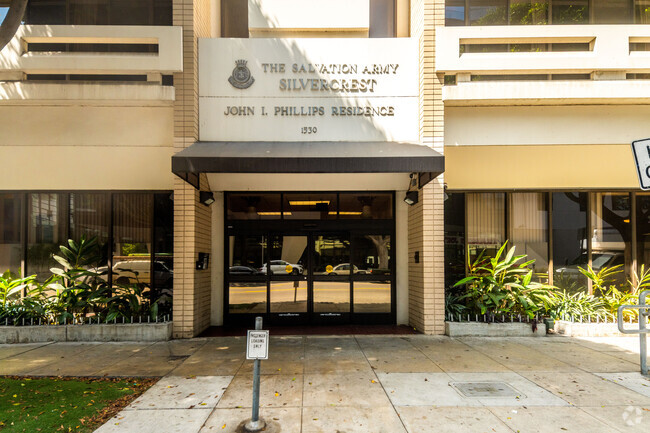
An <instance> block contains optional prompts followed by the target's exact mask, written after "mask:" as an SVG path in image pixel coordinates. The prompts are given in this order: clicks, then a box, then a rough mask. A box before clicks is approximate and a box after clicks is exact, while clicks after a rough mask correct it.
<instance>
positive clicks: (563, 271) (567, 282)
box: [553, 192, 589, 292]
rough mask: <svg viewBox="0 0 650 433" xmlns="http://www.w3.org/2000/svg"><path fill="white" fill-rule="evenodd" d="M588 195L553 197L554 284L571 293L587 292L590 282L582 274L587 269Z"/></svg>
mask: <svg viewBox="0 0 650 433" xmlns="http://www.w3.org/2000/svg"><path fill="white" fill-rule="evenodd" d="M587 200H588V197H587V194H586V193H578V192H555V193H553V284H554V285H555V286H557V287H559V288H561V289H565V290H568V291H570V292H574V291H578V290H580V289H583V288H585V287H586V285H587V279H586V277H585V276H584V275H582V274H581V273H580V271H579V270H578V266H579V267H581V268H583V269H586V267H587V264H588V258H589V257H588V253H587Z"/></svg>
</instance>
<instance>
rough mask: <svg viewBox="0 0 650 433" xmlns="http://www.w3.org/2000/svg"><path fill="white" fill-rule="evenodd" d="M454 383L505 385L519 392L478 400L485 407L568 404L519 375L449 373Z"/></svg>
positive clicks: (511, 373)
mask: <svg viewBox="0 0 650 433" xmlns="http://www.w3.org/2000/svg"><path fill="white" fill-rule="evenodd" d="M449 376H450V377H451V379H452V381H453V382H455V383H457V382H465V383H467V382H471V383H477V382H479V383H483V382H487V383H489V382H492V383H505V384H507V385H509V386H511V387H512V388H514V389H515V390H516V391H517V395H516V396H514V397H510V396H508V397H480V398H476V400H477V401H479V402H480V403H481V404H482V405H484V406H567V405H568V403H567V402H566V401H564V400H562V399H561V398H559V397H557V396H555V395H553V394H552V393H550V392H548V391H547V390H545V389H544V388H542V387H540V386H538V385H537V384H535V383H533V382H531V381H530V380H528V379H526V378H525V377H523V376H521V375H519V374H517V373H513V372H510V373H449Z"/></svg>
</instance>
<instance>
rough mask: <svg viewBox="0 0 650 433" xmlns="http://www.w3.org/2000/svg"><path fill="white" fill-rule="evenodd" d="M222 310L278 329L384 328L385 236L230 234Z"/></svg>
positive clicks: (387, 297)
mask: <svg viewBox="0 0 650 433" xmlns="http://www.w3.org/2000/svg"><path fill="white" fill-rule="evenodd" d="M229 242H230V245H229V261H230V263H229V274H228V313H229V316H230V317H231V318H234V319H235V322H240V320H238V319H242V321H243V322H247V321H248V320H247V318H250V317H249V316H253V315H264V316H266V317H267V318H268V319H270V323H272V324H279V325H298V324H342V323H390V322H391V320H392V316H393V315H394V311H395V309H394V275H393V271H392V268H393V267H392V266H391V263H390V257H391V235H390V234H381V233H379V234H368V232H367V231H361V232H357V231H336V232H335V231H331V232H330V231H327V232H325V231H314V232H309V233H300V232H288V233H279V232H267V233H264V234H262V233H260V234H252V235H241V236H238V235H235V236H230V237H229Z"/></svg>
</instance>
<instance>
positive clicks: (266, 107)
mask: <svg viewBox="0 0 650 433" xmlns="http://www.w3.org/2000/svg"><path fill="white" fill-rule="evenodd" d="M416 42H417V41H414V40H411V39H410V38H388V39H374V38H363V39H271V38H261V39H227V38H219V39H201V40H200V41H199V56H200V62H199V117H200V131H199V135H200V139H201V141H301V142H304V141H417V140H418V133H419V127H418V119H419V116H418V112H419V111H418V107H419V100H418V93H419V80H418V53H417V44H416Z"/></svg>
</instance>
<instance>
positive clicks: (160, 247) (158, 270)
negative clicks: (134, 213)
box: [152, 193, 174, 307]
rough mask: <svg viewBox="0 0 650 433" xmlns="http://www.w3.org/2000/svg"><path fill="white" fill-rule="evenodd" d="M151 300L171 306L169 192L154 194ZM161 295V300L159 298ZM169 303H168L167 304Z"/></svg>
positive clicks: (171, 210) (171, 209)
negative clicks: (152, 289)
mask: <svg viewBox="0 0 650 433" xmlns="http://www.w3.org/2000/svg"><path fill="white" fill-rule="evenodd" d="M154 207H155V209H154V252H155V254H156V258H155V261H154V264H153V276H154V290H155V292H154V293H152V297H153V300H156V299H159V304H160V303H162V304H163V305H165V306H169V307H171V296H172V290H173V286H174V271H173V269H174V201H173V200H172V198H171V193H166V194H155V195H154ZM161 297H163V299H162V300H160V298H161ZM168 304H169V305H168Z"/></svg>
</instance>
